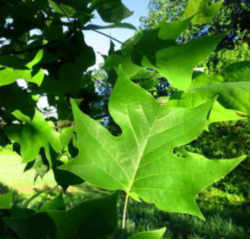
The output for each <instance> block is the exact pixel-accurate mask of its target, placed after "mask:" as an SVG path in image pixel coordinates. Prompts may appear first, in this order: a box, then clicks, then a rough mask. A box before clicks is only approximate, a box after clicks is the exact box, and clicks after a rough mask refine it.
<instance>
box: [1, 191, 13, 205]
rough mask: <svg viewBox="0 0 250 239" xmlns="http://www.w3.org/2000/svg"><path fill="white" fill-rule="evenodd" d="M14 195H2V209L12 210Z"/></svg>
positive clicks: (9, 193) (10, 193)
mask: <svg viewBox="0 0 250 239" xmlns="http://www.w3.org/2000/svg"><path fill="white" fill-rule="evenodd" d="M12 198H13V193H12V192H8V193H5V194H0V209H10V208H12V203H13V200H12Z"/></svg>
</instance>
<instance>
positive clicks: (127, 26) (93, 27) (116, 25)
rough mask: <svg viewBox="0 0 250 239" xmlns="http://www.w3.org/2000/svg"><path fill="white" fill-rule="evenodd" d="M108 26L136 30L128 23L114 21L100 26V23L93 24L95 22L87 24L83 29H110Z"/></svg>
mask: <svg viewBox="0 0 250 239" xmlns="http://www.w3.org/2000/svg"><path fill="white" fill-rule="evenodd" d="M110 28H127V29H131V30H136V27H135V26H134V25H132V24H130V23H125V22H124V23H123V22H119V23H115V24H110V25H107V26H100V25H95V24H89V25H87V26H86V27H85V28H84V29H85V30H99V29H110Z"/></svg>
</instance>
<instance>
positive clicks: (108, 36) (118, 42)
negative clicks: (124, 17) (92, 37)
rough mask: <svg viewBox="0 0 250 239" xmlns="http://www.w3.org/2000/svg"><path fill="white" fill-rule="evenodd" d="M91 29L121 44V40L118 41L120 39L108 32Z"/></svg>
mask: <svg viewBox="0 0 250 239" xmlns="http://www.w3.org/2000/svg"><path fill="white" fill-rule="evenodd" d="M91 30H92V31H94V32H96V33H98V34H100V35H103V36H105V37H107V38H109V39H111V40H113V41H115V42H117V43H119V44H121V45H122V44H123V42H122V41H120V40H118V39H116V38H114V37H112V36H110V35H108V34H106V33H104V32H100V31H98V30H95V29H91Z"/></svg>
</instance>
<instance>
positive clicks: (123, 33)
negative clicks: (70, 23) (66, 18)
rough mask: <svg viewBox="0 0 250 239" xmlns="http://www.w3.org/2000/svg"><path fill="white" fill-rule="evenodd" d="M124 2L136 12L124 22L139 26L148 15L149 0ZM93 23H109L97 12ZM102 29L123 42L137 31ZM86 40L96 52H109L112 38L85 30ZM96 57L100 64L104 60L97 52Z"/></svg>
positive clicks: (123, 0)
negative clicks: (141, 19)
mask: <svg viewBox="0 0 250 239" xmlns="http://www.w3.org/2000/svg"><path fill="white" fill-rule="evenodd" d="M122 2H123V3H124V5H126V7H127V8H128V9H129V10H131V11H133V12H134V14H133V15H132V16H131V17H129V18H127V19H125V20H124V21H123V22H128V23H131V24H133V25H134V26H135V27H137V28H138V27H139V25H140V22H139V19H140V17H142V16H147V12H148V4H149V0H122ZM91 23H92V24H98V25H105V24H107V23H105V22H103V21H102V20H101V19H100V17H99V16H98V14H96V17H95V19H93V21H92V22H91ZM102 31H103V32H105V33H106V34H108V35H110V36H113V37H115V38H117V39H118V40H120V41H122V42H124V41H126V40H127V39H128V38H130V37H132V36H133V35H134V33H135V31H133V30H129V29H124V28H117V29H107V30H102ZM85 40H86V42H87V44H88V45H90V46H92V47H93V48H94V50H95V52H97V53H98V52H100V53H102V54H107V52H108V49H109V43H110V40H109V39H108V38H107V37H104V36H102V35H100V34H98V33H95V32H93V31H85ZM116 48H119V44H116ZM96 58H97V65H99V64H100V63H101V62H102V57H101V56H100V55H98V54H97V56H96Z"/></svg>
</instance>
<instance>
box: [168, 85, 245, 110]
mask: <svg viewBox="0 0 250 239" xmlns="http://www.w3.org/2000/svg"><path fill="white" fill-rule="evenodd" d="M214 97H217V101H218V102H219V103H220V105H222V106H223V107H224V108H226V109H231V110H237V111H240V112H244V113H246V114H248V115H249V114H250V81H243V82H228V83H221V84H211V85H207V86H203V87H198V88H193V89H191V90H189V91H187V92H185V93H183V94H182V95H181V98H180V99H179V100H176V101H170V103H169V104H171V105H172V106H184V107H185V106H189V107H195V106H197V105H199V104H200V103H201V102H205V101H206V100H208V99H211V98H214ZM171 102H172V103H171Z"/></svg>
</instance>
